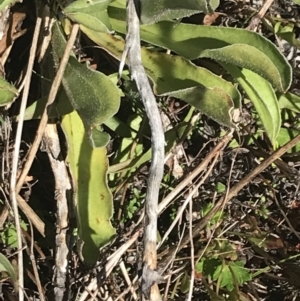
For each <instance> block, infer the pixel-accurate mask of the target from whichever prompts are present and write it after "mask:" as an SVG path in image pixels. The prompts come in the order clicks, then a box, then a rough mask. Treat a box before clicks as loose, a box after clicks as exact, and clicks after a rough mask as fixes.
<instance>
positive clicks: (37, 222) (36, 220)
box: [17, 194, 45, 237]
mask: <svg viewBox="0 0 300 301" xmlns="http://www.w3.org/2000/svg"><path fill="white" fill-rule="evenodd" d="M17 201H18V205H19V207H20V208H21V210H22V212H23V213H24V214H25V215H26V217H27V218H28V219H29V220H30V221H31V222H32V224H33V225H34V226H35V228H36V229H37V230H38V231H39V233H40V234H41V235H42V236H44V237H45V223H44V222H43V221H42V220H41V219H40V217H39V216H38V215H37V214H36V213H35V212H34V211H33V210H32V208H31V207H30V206H29V205H28V204H27V203H26V201H25V200H24V199H23V198H22V197H21V196H20V195H19V194H17Z"/></svg>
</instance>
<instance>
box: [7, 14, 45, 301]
mask: <svg viewBox="0 0 300 301" xmlns="http://www.w3.org/2000/svg"><path fill="white" fill-rule="evenodd" d="M41 23H42V20H41V18H39V17H38V18H37V21H36V24H35V30H34V34H33V39H32V44H31V49H30V54H29V60H28V66H27V72H26V75H25V78H26V80H25V86H24V90H23V95H22V100H21V107H20V114H19V122H18V127H17V132H16V139H15V145H14V146H15V147H14V152H13V160H12V169H11V178H10V199H11V202H12V208H13V211H14V217H15V225H16V231H17V241H18V248H19V251H18V280H19V287H20V288H19V301H23V300H24V269H23V267H24V263H23V252H22V230H21V226H20V219H19V211H18V202H17V194H18V193H19V190H18V188H17V184H16V182H17V172H18V162H19V153H20V145H21V136H22V131H23V123H24V113H25V109H26V105H27V98H28V94H29V88H30V82H31V75H32V69H33V64H34V58H35V53H36V49H37V41H38V37H39V33H40V28H41Z"/></svg>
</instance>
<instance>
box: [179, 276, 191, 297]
mask: <svg viewBox="0 0 300 301" xmlns="http://www.w3.org/2000/svg"><path fill="white" fill-rule="evenodd" d="M190 283H191V279H190V276H189V275H188V273H187V272H186V271H185V272H184V274H183V276H182V278H181V284H180V291H181V292H182V293H183V294H186V293H188V292H189V290H190Z"/></svg>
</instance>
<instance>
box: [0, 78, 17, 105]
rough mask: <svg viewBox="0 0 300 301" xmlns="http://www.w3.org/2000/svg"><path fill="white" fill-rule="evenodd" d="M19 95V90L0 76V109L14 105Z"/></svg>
mask: <svg viewBox="0 0 300 301" xmlns="http://www.w3.org/2000/svg"><path fill="white" fill-rule="evenodd" d="M18 95H19V92H18V90H17V89H16V88H15V87H14V86H12V85H11V84H9V83H8V82H7V81H6V80H5V79H4V78H3V77H1V76H0V107H2V106H6V105H8V104H10V103H12V102H13V100H14V99H15V98H16V97H17V96H18Z"/></svg>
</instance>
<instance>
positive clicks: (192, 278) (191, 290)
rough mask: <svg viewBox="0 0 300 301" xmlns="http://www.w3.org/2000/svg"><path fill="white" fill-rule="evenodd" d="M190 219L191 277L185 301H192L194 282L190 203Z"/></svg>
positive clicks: (191, 208) (191, 211) (191, 209)
mask: <svg viewBox="0 0 300 301" xmlns="http://www.w3.org/2000/svg"><path fill="white" fill-rule="evenodd" d="M189 207H190V217H189V224H190V228H189V235H190V246H191V277H190V290H189V293H188V297H187V301H192V297H193V289H194V281H195V250H194V240H193V202H190V206H189Z"/></svg>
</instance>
